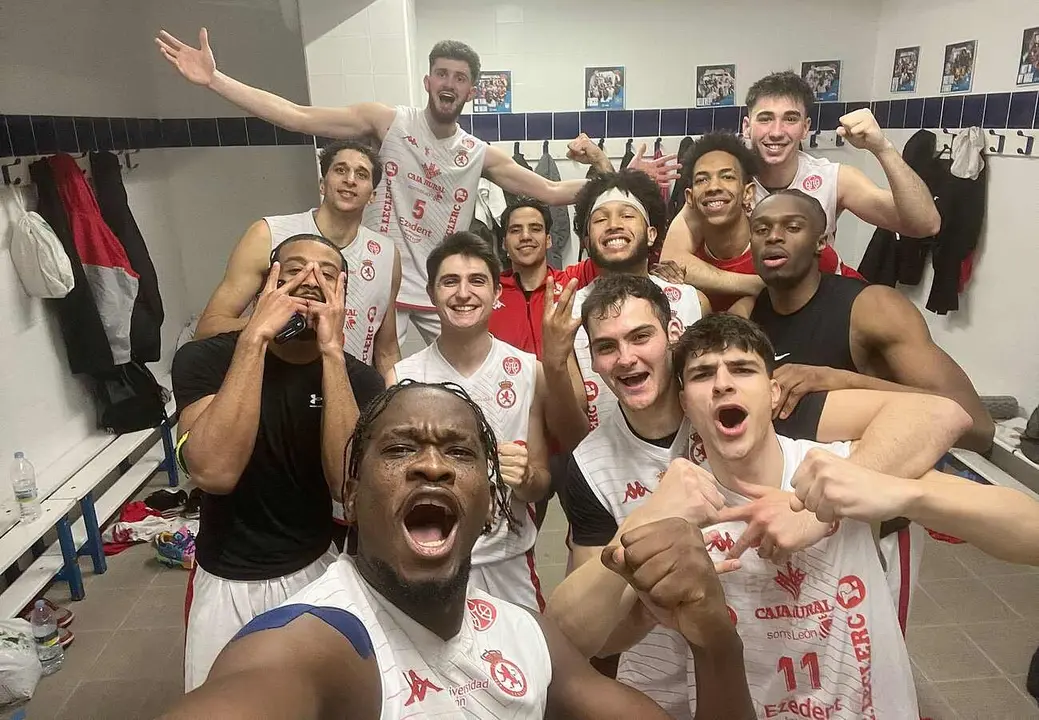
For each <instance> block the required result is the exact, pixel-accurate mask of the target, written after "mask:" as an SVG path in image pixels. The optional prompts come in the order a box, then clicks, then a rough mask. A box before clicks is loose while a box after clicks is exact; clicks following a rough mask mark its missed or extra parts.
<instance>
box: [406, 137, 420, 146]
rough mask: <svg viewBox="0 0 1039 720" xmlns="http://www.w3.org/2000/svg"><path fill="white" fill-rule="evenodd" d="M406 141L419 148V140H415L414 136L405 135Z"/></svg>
mask: <svg viewBox="0 0 1039 720" xmlns="http://www.w3.org/2000/svg"><path fill="white" fill-rule="evenodd" d="M404 139H405V140H407V141H408V143H410V144H411V146H412V147H418V140H416V139H415V136H414V135H405V136H404Z"/></svg>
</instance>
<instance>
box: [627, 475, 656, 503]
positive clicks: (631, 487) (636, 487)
mask: <svg viewBox="0 0 1039 720" xmlns="http://www.w3.org/2000/svg"><path fill="white" fill-rule="evenodd" d="M652 494H653V491H652V490H650V489H649V488H647V487H646V486H645V485H643V484H642V483H641V482H639V481H638V480H636V481H635V482H633V483H628V487H627V488H625V490H624V500H623V501H622V504H623V503H627V502H630V501H632V500H641V499H642V498H644V497H646V496H647V495H652Z"/></svg>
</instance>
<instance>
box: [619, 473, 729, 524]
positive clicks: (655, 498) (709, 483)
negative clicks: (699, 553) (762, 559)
mask: <svg viewBox="0 0 1039 720" xmlns="http://www.w3.org/2000/svg"><path fill="white" fill-rule="evenodd" d="M723 507H725V497H724V496H723V495H722V494H721V491H720V490H719V489H718V485H717V482H716V481H715V479H714V476H713V475H711V474H710V473H709V472H707V471H706V470H704V469H703V468H701V467H700V466H699V465H695V464H694V463H691V462H690V461H688V460H686V459H685V458H676V459H674V460H672V461H671V464H670V465H669V466H668V468H667V471H666V472H665V473H664V476H663V477H662V478H660V482H659V483H658V484H657V489H656V490H654V491H653V494H652V495H651V496H650V498H649V500H647V501H645V502H644V503H642V504H641V505H640V506H639V507H638V508H636V509H635V511H634V512H632V513H631V515H629V516H628V519H627V520H625V522H624V527H625V528H626V529H627V528H634V527H638V526H639V525H646V524H648V523H652V522H655V521H657V520H664V519H666V518H681V519H683V520H685V521H687V522H689V523H692V524H693V525H696V526H697V527H706V526H707V525H713V524H714V523H716V522H718V511H719V510H720V509H721V508H723Z"/></svg>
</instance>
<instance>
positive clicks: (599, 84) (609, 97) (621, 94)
mask: <svg viewBox="0 0 1039 720" xmlns="http://www.w3.org/2000/svg"><path fill="white" fill-rule="evenodd" d="M624 82H625V73H624V66H623V65H612V66H603V67H586V68H585V69H584V107H585V109H586V110H623V109H624V100H625V90H626V88H625V85H624Z"/></svg>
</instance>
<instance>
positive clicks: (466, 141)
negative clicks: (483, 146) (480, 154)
mask: <svg viewBox="0 0 1039 720" xmlns="http://www.w3.org/2000/svg"><path fill="white" fill-rule="evenodd" d="M462 147H464V148H465V149H466V150H472V149H473V148H474V147H476V143H475V142H473V139H472V138H463V140H462Z"/></svg>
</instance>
